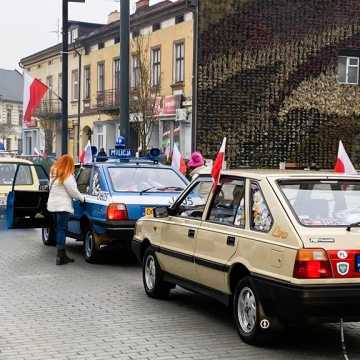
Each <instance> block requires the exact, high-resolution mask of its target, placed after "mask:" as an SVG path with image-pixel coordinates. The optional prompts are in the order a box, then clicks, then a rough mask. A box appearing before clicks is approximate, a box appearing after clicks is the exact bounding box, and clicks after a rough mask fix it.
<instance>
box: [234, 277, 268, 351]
mask: <svg viewBox="0 0 360 360" xmlns="http://www.w3.org/2000/svg"><path fill="white" fill-rule="evenodd" d="M261 309H262V305H261V303H260V299H259V297H258V295H257V292H256V290H255V288H254V286H253V285H252V283H251V280H250V277H248V276H247V277H245V278H243V279H241V280H240V281H239V282H238V283H237V285H236V287H235V291H234V298H233V315H234V319H235V323H236V327H237V330H238V333H239V335H240V337H241V339H242V340H243V341H244V342H246V343H247V344H250V345H262V344H264V343H266V342H268V341H269V340H270V338H272V336H273V335H274V333H273V331H272V328H271V327H270V326H271V323H270V321H269V320H268V319H266V318H265V317H264V316H263V315H262V310H261Z"/></svg>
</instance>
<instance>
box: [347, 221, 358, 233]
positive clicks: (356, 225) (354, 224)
mask: <svg viewBox="0 0 360 360" xmlns="http://www.w3.org/2000/svg"><path fill="white" fill-rule="evenodd" d="M359 226H360V221H357V222H354V223H352V224H350V225H348V227H347V228H346V230H347V231H351V228H353V227H359Z"/></svg>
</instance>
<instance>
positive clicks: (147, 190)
mask: <svg viewBox="0 0 360 360" xmlns="http://www.w3.org/2000/svg"><path fill="white" fill-rule="evenodd" d="M153 189H156V187H155V186H152V187H149V188H147V189H144V190H141V191H140V195H142V194H144V193H146V192H149V191H150V190H153Z"/></svg>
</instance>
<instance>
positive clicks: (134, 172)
mask: <svg viewBox="0 0 360 360" xmlns="http://www.w3.org/2000/svg"><path fill="white" fill-rule="evenodd" d="M109 175H110V179H111V183H112V188H113V190H114V191H119V192H121V191H126V192H180V191H182V190H183V189H184V188H185V187H186V185H187V184H186V183H185V181H184V180H183V179H182V178H181V177H180V176H179V175H177V174H176V172H175V171H174V170H172V169H157V168H126V167H110V168H109Z"/></svg>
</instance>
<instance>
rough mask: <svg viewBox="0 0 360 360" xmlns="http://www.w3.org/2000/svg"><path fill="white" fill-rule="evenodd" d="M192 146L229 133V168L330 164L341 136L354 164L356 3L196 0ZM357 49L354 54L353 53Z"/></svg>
mask: <svg viewBox="0 0 360 360" xmlns="http://www.w3.org/2000/svg"><path fill="white" fill-rule="evenodd" d="M199 6H200V8H199V49H198V79H197V80H198V90H197V91H198V121H197V144H198V149H199V150H200V151H202V152H203V153H204V155H205V156H207V157H211V158H212V157H214V154H215V153H216V151H217V150H218V148H219V146H220V143H221V140H222V137H223V136H227V137H228V147H227V157H228V161H229V163H230V166H231V167H239V166H253V167H278V165H279V162H280V161H288V162H296V163H297V164H298V165H300V166H308V165H310V164H311V163H316V164H317V165H318V166H320V167H322V168H331V167H333V164H334V161H335V158H336V152H337V145H338V141H339V139H342V140H343V141H344V143H345V146H346V148H347V149H348V151H349V153H350V154H351V156H352V158H353V160H354V162H355V163H356V165H357V166H360V88H359V86H354V85H340V84H338V82H337V61H338V56H339V54H342V53H344V52H345V53H346V52H347V51H350V52H351V54H352V55H353V56H359V57H360V1H359V0H221V1H218V0H199ZM354 54H355V55H354Z"/></svg>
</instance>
